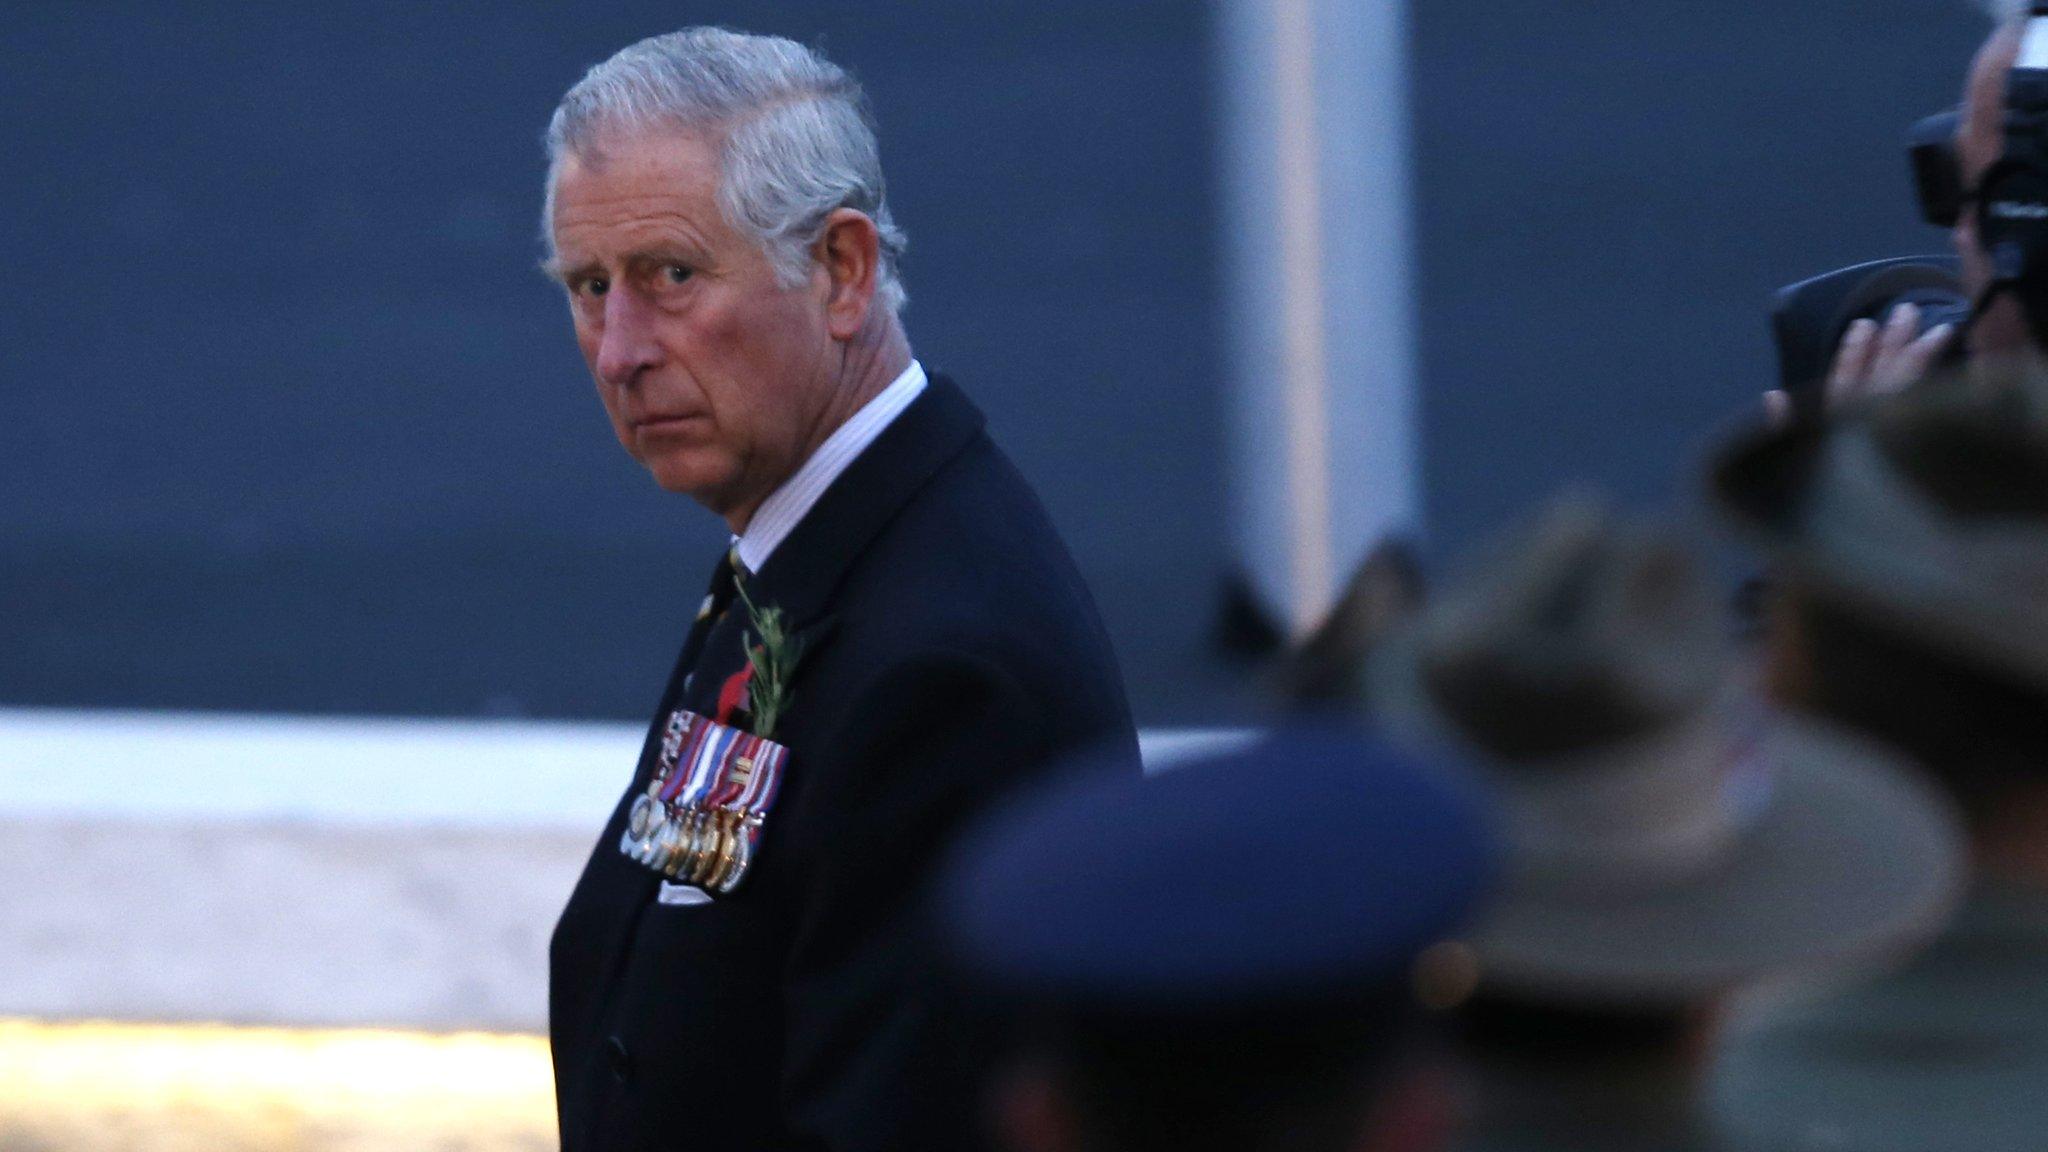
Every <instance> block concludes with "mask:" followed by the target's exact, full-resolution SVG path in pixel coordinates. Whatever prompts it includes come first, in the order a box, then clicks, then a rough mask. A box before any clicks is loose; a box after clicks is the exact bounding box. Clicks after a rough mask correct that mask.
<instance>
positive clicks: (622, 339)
mask: <svg viewBox="0 0 2048 1152" xmlns="http://www.w3.org/2000/svg"><path fill="white" fill-rule="evenodd" d="M653 319H654V317H653V316H652V315H650V310H649V309H648V307H647V303H646V301H644V300H641V299H640V298H639V296H638V294H636V293H635V292H633V291H632V290H631V289H630V288H627V287H625V286H624V285H618V286H615V287H613V289H612V290H611V291H610V292H609V293H606V295H605V298H604V335H603V336H602V337H601V338H600V339H599V341H598V346H597V375H598V378H599V379H601V380H603V381H604V382H605V383H606V384H609V385H611V386H613V387H614V388H627V387H631V386H632V384H633V383H634V381H636V380H638V379H639V377H640V373H641V372H643V371H645V370H646V369H649V368H652V367H654V366H655V365H657V364H659V363H661V344H660V342H659V341H658V340H656V339H655V330H654V324H653Z"/></svg>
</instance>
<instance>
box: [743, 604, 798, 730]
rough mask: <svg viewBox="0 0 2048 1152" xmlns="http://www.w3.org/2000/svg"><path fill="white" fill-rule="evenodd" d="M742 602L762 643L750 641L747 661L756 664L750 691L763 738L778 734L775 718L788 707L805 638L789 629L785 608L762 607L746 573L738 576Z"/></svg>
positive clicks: (748, 619) (758, 728) (756, 725)
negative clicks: (790, 687)
mask: <svg viewBox="0 0 2048 1152" xmlns="http://www.w3.org/2000/svg"><path fill="white" fill-rule="evenodd" d="M735 586H736V588H737V589H738V591H739V595H740V603H742V604H745V605H746V606H747V621H748V623H749V624H751V625H752V626H753V629H754V635H756V636H759V637H760V638H761V642H760V643H759V644H749V645H747V664H748V666H749V667H751V668H753V670H754V675H753V683H752V684H751V685H750V686H749V689H748V691H749V695H750V696H751V704H752V706H753V707H752V711H753V719H754V735H756V736H759V737H761V738H762V739H763V740H770V739H773V738H774V736H775V722H776V721H777V720H780V719H781V718H782V714H783V713H784V712H786V711H788V710H789V699H790V690H789V682H790V679H791V678H792V677H794V676H795V675H796V662H797V661H798V660H800V659H802V658H803V652H804V645H803V639H802V638H801V637H799V636H797V635H795V634H794V633H792V632H790V631H789V628H788V624H787V622H786V621H785V620H784V617H783V614H782V609H780V608H775V607H768V608H762V607H760V606H759V605H757V604H755V603H754V598H753V597H751V596H749V595H747V581H746V578H745V577H744V576H736V577H735Z"/></svg>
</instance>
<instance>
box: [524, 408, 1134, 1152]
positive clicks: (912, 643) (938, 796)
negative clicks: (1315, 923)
mask: <svg viewBox="0 0 2048 1152" xmlns="http://www.w3.org/2000/svg"><path fill="white" fill-rule="evenodd" d="M982 425H983V421H982V416H981V413H980V412H979V411H978V410H977V409H976V408H975V407H974V405H973V404H972V403H971V402H970V401H969V400H968V399H967V397H966V396H965V395H964V394H962V393H961V391H960V390H959V389H958V388H957V387H955V386H954V385H953V384H952V383H951V382H949V381H947V380H946V379H944V378H942V377H934V378H933V379H932V381H931V383H930V384H929V385H928V386H927V388H926V390H925V392H924V393H923V394H922V395H920V396H919V397H918V398H917V400H915V401H914V402H913V403H912V404H911V405H910V406H909V407H908V408H907V409H905V410H904V411H903V413H902V414H901V415H899V416H898V417H897V419H896V421H895V422H894V423H893V424H891V425H890V426H889V427H888V428H887V429H886V430H885V431H884V432H883V433H882V434H881V436H880V437H879V438H877V439H876V440H875V441H874V443H873V444H871V445H870V446H869V447H868V449H867V450H866V451H865V452H863V453H862V454H861V455H860V456H859V457H858V458H857V459H855V460H854V462H853V463H852V464H851V465H850V466H849V467H848V468H847V469H846V471H845V472H844V473H842V474H841V475H840V476H839V478H838V479H837V480H836V481H835V482H834V483H833V484H832V486H831V487H830V488H829V489H827V491H826V492H825V494H824V495H823V496H822V497H821V498H820V499H819V500H818V502H817V504H816V505H814V506H813V507H812V509H811V511H810V513H809V514H808V515H807V516H805V517H804V519H803V520H802V521H801V522H800V523H799V524H798V525H797V527H796V529H795V530H794V531H793V532H792V533H791V534H790V536H789V537H788V538H787V539H786V540H785V541H784V542H783V543H782V545H781V546H780V547H779V548H778V549H777V550H776V551H775V553H774V554H773V555H772V556H771V557H770V559H769V560H768V561H767V563H766V564H765V565H764V567H763V570H762V571H761V572H760V573H759V574H758V575H757V576H755V577H754V578H753V579H751V580H749V581H748V585H747V587H748V592H749V594H750V595H751V596H752V597H753V599H754V601H755V603H756V604H757V605H760V606H761V607H763V608H766V607H768V606H771V605H772V606H777V607H780V608H782V609H783V611H784V612H785V613H787V614H788V616H789V618H790V620H791V621H792V622H793V623H794V624H795V626H796V627H797V629H798V633H799V635H801V636H802V637H803V639H804V643H805V653H804V656H803V658H802V660H801V662H800V663H799V665H798V668H797V672H796V674H795V678H794V681H793V684H792V699H791V703H790V708H789V711H788V713H787V714H786V715H785V717H784V718H783V719H782V721H781V722H780V724H779V725H778V728H777V730H776V733H775V735H776V738H777V739H778V740H779V741H780V742H782V743H784V744H786V745H787V746H788V747H789V749H790V759H789V764H788V767H787V769H786V771H785V773H784V777H783V784H782V789H781V792H780V793H779V794H778V795H777V798H776V800H775V803H774V807H773V809H772V810H771V811H770V812H769V813H768V815H767V819H766V823H765V827H764V828H763V832H762V839H761V846H760V850H759V853H758V855H757V856H756V858H755V860H754V864H753V868H752V871H751V872H750V873H749V874H748V876H747V878H746V880H745V881H744V883H743V884H742V885H741V886H740V887H739V888H738V890H737V891H735V892H734V893H733V894H731V895H730V896H726V897H721V898H719V899H718V900H717V901H716V902H714V903H709V904H701V905H696V906H673V905H669V904H662V903H658V902H657V901H656V892H657V888H658V886H659V881H660V878H659V877H658V876H657V875H656V874H655V873H654V872H652V871H650V870H649V869H647V868H646V867H644V866H642V865H640V864H638V863H635V862H633V861H632V860H629V859H627V858H626V857H625V856H623V855H622V854H621V853H620V851H619V848H618V841H619V836H620V832H621V829H622V828H623V826H624V823H625V818H626V810H627V807H628V804H629V802H630V800H631V798H632V797H633V796H634V795H635V794H637V793H639V792H640V791H641V790H642V789H643V788H644V787H645V786H646V784H647V782H648V780H649V778H650V774H651V772H652V771H653V762H654V759H655V755H654V754H655V751H656V749H657V747H658V746H659V743H660V741H659V728H660V726H661V725H662V723H663V721H664V719H665V717H666V716H667V715H668V712H669V710H670V709H671V708H676V707H685V708H690V709H692V710H694V711H697V712H700V713H703V714H706V715H709V714H711V713H712V712H713V711H714V710H715V704H716V697H717V694H718V691H719V688H720V686H721V684H722V683H723V682H724V680H725V679H726V678H727V677H728V676H730V675H731V674H732V673H734V672H736V671H737V670H738V669H739V667H740V665H741V661H742V660H743V659H744V655H743V651H742V647H741V645H742V639H743V634H744V627H745V624H746V613H745V612H743V611H739V610H734V611H731V612H729V613H727V614H726V616H725V617H724V619H723V620H722V621H720V622H718V623H716V624H715V625H707V624H699V625H698V626H697V627H696V628H694V629H693V630H692V632H691V635H690V638H689V640H688V641H687V642H686V643H685V645H684V648H683V653H682V658H681V659H680V660H679V662H678V664H677V667H676V670H675V672H674V674H673V675H672V676H671V678H670V682H669V685H668V689H667V691H666V692H665V693H664V696H663V699H662V703H661V706H660V708H658V709H657V711H656V714H655V723H654V725H653V727H652V728H651V729H650V732H649V735H648V739H647V743H646V745H645V747H643V749H642V751H641V756H640V764H639V768H638V771H637V773H636V775H635V777H634V780H633V782H632V784H631V785H630V786H629V787H628V788H626V790H625V795H624V797H623V798H622V799H621V801H620V804H619V806H618V808H617V810H616V811H614V812H613V814H612V819H611V822H610V823H609V824H608V825H607V826H606V828H605V830H604V834H603V835H602V836H601V837H599V839H598V843H597V847H596V849H595V850H594V851H593V852H592V854H591V858H590V862H589V864H588V865H587V866H586V867H585V869H584V872H583V876H582V879H581V880H580V881H579V882H578V884H577V886H576V890H575V893H574V894H573V895H572V896H571V897H570V899H569V904H568V907H567V908H566V909H565V910H564V911H563V913H562V918H561V921H560V923H559V924H557V926H556V928H555V935H554V941H553V946H552V950H551V973H550V987H549V1000H550V1003H549V1016H550V1031H551V1040H552V1044H553V1049H554V1059H555V1079H556V1095H557V1103H558V1106H559V1109H560V1121H561V1133H562V1147H563V1149H564V1152H613V1150H623V1149H634V1150H638V1149H678V1150H681V1149H689V1150H692V1152H776V1150H783V1149H790V1150H794V1149H833V1150H846V1152H852V1150H864V1149H873V1150H877V1152H879V1150H882V1149H888V1150H891V1152H916V1150H921V1149H933V1150H937V1149H945V1150H947V1152H952V1150H954V1149H960V1148H971V1147H973V1146H974V1144H975V1143H976V1142H977V1141H976V1132H977V1131H978V1118H977V1117H976V1116H975V1115H974V1113H975V1108H976V1103H977V1100H978V1097H979V1086H978V1085H976V1084H974V1083H973V1082H972V1080H973V1076H974V1061H973V1059H972V1058H971V1057H972V1052H971V1050H970V1046H969V1037H968V1036H967V1034H966V1026H965V1025H964V1024H963V1023H962V1022H961V1021H962V1017H961V1015H960V1014H959V1013H957V1012H956V1011H955V1010H954V1006H953V1005H952V1004H951V1003H950V1002H949V1001H948V999H947V995H946V993H945V991H944V985H943V983H942V982H941V981H939V980H936V979H934V976H933V972H932V968H931V958H930V955H929V950H928V948H927V947H926V941H925V937H924V932H923V901H922V896H923V890H924V887H925V883H926V881H927V879H928V877H929V873H930V872H931V871H932V869H933V867H934V866H935V865H936V864H937V862H938V858H939V856H940V855H941V854H942V853H943V852H944V851H945V850H946V848H947V847H948V842H949V840H950V839H951V838H952V836H953V835H954V834H955V833H956V832H957V831H958V830H959V829H960V826H961V824H962V823H963V821H966V820H967V819H968V818H969V817H970V816H972V815H973V814H974V813H976V812H978V811H979V810H980V809H982V808H983V807H984V806H986V805H987V804H988V803H990V801H991V800H993V799H995V798H997V797H998V796H1000V795H1001V794H1002V793H1004V792H1005V791H1006V790H1008V789H1010V788H1012V787H1014V786H1016V785H1017V784H1019V783H1020V782H1023V781H1025V780H1027V779H1029V778H1031V777H1033V776H1034V775H1036V774H1039V773H1041V772H1043V771H1044V770H1045V769H1046V766H1047V764H1048V761H1050V760H1053V759H1055V758H1057V757H1058V756H1060V755H1061V754H1063V753H1065V752H1068V751H1072V750H1075V749H1078V748H1079V747H1081V746H1084V745H1090V746H1092V745H1099V744H1102V743H1104V742H1111V743H1115V744H1119V745H1121V746H1122V747H1123V748H1124V749H1125V750H1126V751H1127V753H1128V755H1130V757H1131V758H1132V761H1133V763H1135V760H1136V736H1135V733H1134V732H1133V729H1132V726H1131V717H1130V709H1129V705H1128V704H1127V702H1126V700H1125V697H1124V688H1123V681H1122V678H1121V675H1120V673H1119V672H1118V669H1117V664H1116V659H1115V657H1114V655H1113V654H1112V653H1111V651H1110V646H1109V641H1108V638H1107V637H1106V635H1105V634H1104V631H1103V628H1102V625H1101V623H1100V621H1099V619H1098V617H1097V614H1096V609H1095V605H1094V602H1093V600H1092V599H1091V597H1090V596H1089V594H1088V590H1087V588H1086V587H1084V586H1083V584H1082V582H1081V578H1080V575H1079V573H1078V572H1077V571H1076V570H1075V568H1074V565H1073V562H1072V560H1071V558H1070V557H1069V556H1068V554H1067V550H1066V548H1065V547H1064V545H1062V544H1061V542H1060V539H1059V537H1058V535H1057V534H1056V533H1055V532H1054V530H1053V527H1052V524H1051V523H1050V521H1049V520H1048V519H1047V517H1046V514H1045V511H1044V509H1043V508H1042V507H1041V506H1040V505H1039V502H1038V500H1037V498H1036V497H1035V496H1034V495H1033V494H1032V492H1031V489H1030V487H1029V486H1028V485H1027V484H1026V483H1025V481H1024V479H1023V477H1022V476H1020V475H1019V474H1018V472H1017V471H1016V469H1015V468H1014V467H1013V466H1012V465H1011V463H1010V462H1009V460H1008V459H1007V458H1005V457H1004V456H1003V454H1002V452H1001V451H1000V450H998V449H997V448H996V446H995V444H994V443H993V442H992V441H991V440H990V439H989V438H988V436H987V434H986V433H985V432H984V431H983V427H982ZM689 606H690V607H691V608H692V609H694V607H695V601H691V602H690V605H689Z"/></svg>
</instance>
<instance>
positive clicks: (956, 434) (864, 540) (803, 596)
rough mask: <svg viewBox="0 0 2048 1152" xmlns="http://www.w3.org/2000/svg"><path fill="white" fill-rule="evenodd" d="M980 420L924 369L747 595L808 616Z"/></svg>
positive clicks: (977, 429) (956, 391)
mask: <svg viewBox="0 0 2048 1152" xmlns="http://www.w3.org/2000/svg"><path fill="white" fill-rule="evenodd" d="M984 423H985V421H984V418H983V417H982V414H981V410H980V409H978V408H976V407H975V406H974V402H973V401H971V400H969V399H968V398H967V394H966V393H964V392H962V391H961V390H960V388H959V386H958V385H956V384H954V383H953V382H952V381H951V380H950V379H948V378H946V377H944V376H940V375H933V376H931V377H930V383H929V384H928V385H927V386H926V388H925V390H924V392H923V394H922V395H920V396H918V398H917V399H916V400H914V401H912V402H911V404H910V407H908V408H905V409H904V410H903V413H902V415H900V416H898V417H897V418H896V419H895V421H894V422H893V423H891V424H890V425H889V426H888V427H887V428H886V429H884V430H883V431H882V434H881V435H880V436H877V437H876V438H875V440H874V442H873V443H871V444H869V445H868V446H867V449H866V450H865V451H863V452H862V453H861V454H860V455H859V456H858V457H856V458H855V459H854V461H853V462H852V463H851V464H849V465H847V466H846V470H845V471H843V472H841V473H840V474H839V477H838V479H836V480H834V481H833V482H832V485H831V487H829V488H827V489H826V490H825V493H824V495H822V496H820V497H818V501H817V503H816V504H813V505H812V506H811V510H810V512H809V513H808V514H806V515H805V516H804V518H803V519H802V520H801V521H799V522H798V523H797V525H796V527H795V528H793V529H791V530H790V533H789V535H788V536H787V537H785V538H784V539H783V541H782V544H781V546H780V547H778V548H777V549H776V550H775V553H774V555H772V556H770V557H769V558H768V562H767V563H766V564H765V565H763V566H762V568H761V571H760V572H758V573H756V574H755V576H754V578H753V579H752V580H751V581H749V587H748V594H749V595H750V596H752V597H753V600H754V602H755V603H756V604H759V605H761V606H762V607H764V608H765V607H768V606H769V605H774V606H777V607H780V608H781V609H782V610H783V611H784V612H786V613H788V615H789V618H790V620H791V621H793V622H794V626H795V627H797V628H803V627H805V626H806V625H808V624H810V623H812V622H813V621H815V620H816V619H817V618H818V617H819V615H820V614H821V613H823V611H824V609H825V606H826V604H827V603H829V601H830V600H831V596H832V593H833V591H834V590H836V589H837V588H838V587H839V582H840V580H841V579H842V578H843V577H844V576H845V575H846V571H847V569H848V568H850V567H852V565H853V562H854V560H856V559H857V558H859V556H860V554H861V553H862V552H863V551H865V550H866V549H867V546H868V544H869V543H871V542H872V541H873V540H874V538H875V536H876V535H877V534H879V533H880V532H881V530H882V528H883V527H884V526H886V525H887V524H888V523H889V521H890V520H891V519H893V518H894V517H895V515H896V513H897V512H898V511H900V510H901V509H902V508H903V506H904V505H905V504H907V503H909V501H910V498H911V497H912V496H914V495H916V494H917V492H918V490H919V489H921V488H923V487H924V485H925V482H926V481H928V480H930V479H931V478H932V477H933V476H934V475H935V474H937V472H938V471H939V469H940V468H943V467H944V466H945V465H946V464H947V462H949V461H951V460H952V459H953V458H954V457H955V456H958V455H959V454H960V452H961V451H962V450H963V449H965V448H966V447H967V446H968V444H970V443H972V442H973V440H974V438H975V437H976V436H978V435H980V433H981V430H982V427H983V425H984Z"/></svg>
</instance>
